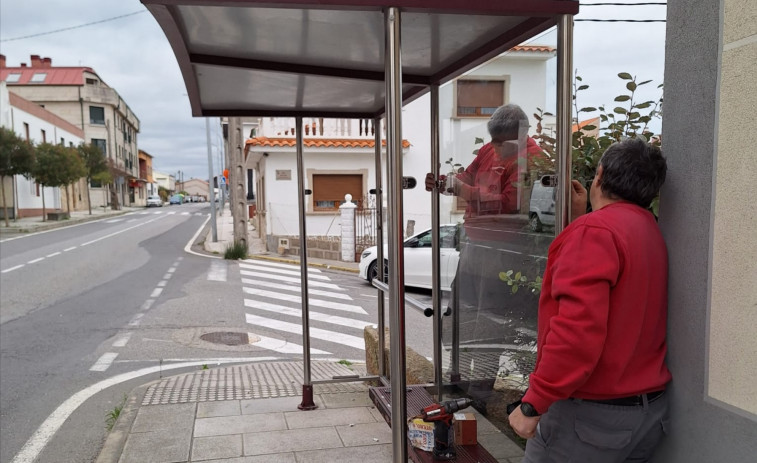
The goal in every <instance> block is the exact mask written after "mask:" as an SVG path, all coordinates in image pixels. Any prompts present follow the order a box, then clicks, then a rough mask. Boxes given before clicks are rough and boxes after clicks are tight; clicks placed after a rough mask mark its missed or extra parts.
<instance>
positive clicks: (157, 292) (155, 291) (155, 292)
mask: <svg viewBox="0 0 757 463" xmlns="http://www.w3.org/2000/svg"><path fill="white" fill-rule="evenodd" d="M162 292H163V288H155V289H153V290H152V294H150V297H158V296H160V294H161V293H162Z"/></svg>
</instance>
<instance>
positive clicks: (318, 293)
mask: <svg viewBox="0 0 757 463" xmlns="http://www.w3.org/2000/svg"><path fill="white" fill-rule="evenodd" d="M242 283H244V284H246V285H255V286H264V287H266V288H271V289H282V290H284V291H295V292H300V291H302V287H301V286H300V285H280V284H278V283H272V282H270V281H260V280H251V279H249V278H242ZM308 294H314V295H316V296H326V297H333V298H334V299H342V300H345V301H351V300H352V298H351V297H350V296H349V295H348V294H343V293H335V292H332V291H322V290H320V289H312V288H308Z"/></svg>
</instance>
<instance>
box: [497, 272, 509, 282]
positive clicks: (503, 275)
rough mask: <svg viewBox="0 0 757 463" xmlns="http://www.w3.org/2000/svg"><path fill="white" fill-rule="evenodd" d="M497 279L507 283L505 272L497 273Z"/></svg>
mask: <svg viewBox="0 0 757 463" xmlns="http://www.w3.org/2000/svg"><path fill="white" fill-rule="evenodd" d="M499 279H500V280H502V281H507V274H506V273H505V272H499Z"/></svg>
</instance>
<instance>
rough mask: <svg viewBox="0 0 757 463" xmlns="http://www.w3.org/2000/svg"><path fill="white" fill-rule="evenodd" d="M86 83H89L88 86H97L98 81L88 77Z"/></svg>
mask: <svg viewBox="0 0 757 463" xmlns="http://www.w3.org/2000/svg"><path fill="white" fill-rule="evenodd" d="M86 81H87V85H97V79H90V78H89V77H88V78H87V80H86Z"/></svg>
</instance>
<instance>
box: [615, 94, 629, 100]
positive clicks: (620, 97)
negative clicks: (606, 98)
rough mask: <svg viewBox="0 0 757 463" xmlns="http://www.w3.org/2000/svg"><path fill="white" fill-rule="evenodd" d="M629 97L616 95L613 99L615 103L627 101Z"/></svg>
mask: <svg viewBox="0 0 757 463" xmlns="http://www.w3.org/2000/svg"><path fill="white" fill-rule="evenodd" d="M630 99H631V97H630V96H628V95H618V96H616V97H615V101H628V100H630Z"/></svg>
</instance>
